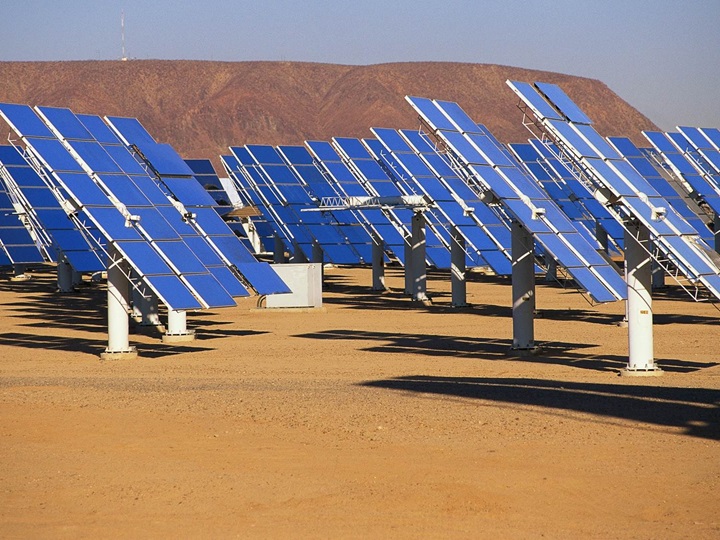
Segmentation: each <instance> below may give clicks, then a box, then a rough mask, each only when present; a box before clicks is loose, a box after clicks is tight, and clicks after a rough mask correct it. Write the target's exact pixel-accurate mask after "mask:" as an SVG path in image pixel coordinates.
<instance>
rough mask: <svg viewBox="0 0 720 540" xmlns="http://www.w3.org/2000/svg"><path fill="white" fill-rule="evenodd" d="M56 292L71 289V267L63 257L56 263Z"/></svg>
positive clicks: (70, 290)
mask: <svg viewBox="0 0 720 540" xmlns="http://www.w3.org/2000/svg"><path fill="white" fill-rule="evenodd" d="M57 287H58V292H61V293H71V292H73V291H74V289H73V268H72V266H71V265H70V263H69V262H68V260H67V259H66V258H65V257H62V258H61V259H60V261H59V262H58V263H57Z"/></svg>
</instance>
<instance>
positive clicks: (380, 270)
mask: <svg viewBox="0 0 720 540" xmlns="http://www.w3.org/2000/svg"><path fill="white" fill-rule="evenodd" d="M372 241H373V244H372V290H373V291H384V290H386V287H385V250H384V249H383V239H382V238H380V237H379V236H378V235H377V234H373V235H372Z"/></svg>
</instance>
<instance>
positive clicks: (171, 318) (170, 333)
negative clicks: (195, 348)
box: [162, 307, 195, 343]
mask: <svg viewBox="0 0 720 540" xmlns="http://www.w3.org/2000/svg"><path fill="white" fill-rule="evenodd" d="M194 340H195V330H188V329H187V312H185V311H176V310H174V309H170V308H169V307H168V323H167V331H166V332H165V334H164V335H163V337H162V341H163V343H181V342H187V341H194Z"/></svg>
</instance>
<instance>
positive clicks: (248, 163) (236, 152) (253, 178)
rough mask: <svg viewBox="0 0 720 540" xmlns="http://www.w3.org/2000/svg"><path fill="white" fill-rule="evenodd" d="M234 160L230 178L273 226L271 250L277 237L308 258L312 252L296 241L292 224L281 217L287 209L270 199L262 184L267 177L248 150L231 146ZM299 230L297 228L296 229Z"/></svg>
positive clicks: (301, 257) (301, 255) (293, 250)
mask: <svg viewBox="0 0 720 540" xmlns="http://www.w3.org/2000/svg"><path fill="white" fill-rule="evenodd" d="M230 151H231V152H232V156H230V157H231V158H232V159H233V160H234V161H233V164H234V165H236V168H234V169H230V168H228V172H229V174H230V178H232V179H233V180H234V181H235V185H236V186H237V187H238V188H239V192H241V193H244V194H245V196H246V197H247V198H248V199H249V201H250V202H251V203H252V204H254V205H255V206H257V208H258V209H260V211H261V212H262V214H263V217H264V218H265V219H266V220H267V221H266V223H267V224H268V225H269V226H270V227H271V229H272V231H273V239H272V244H273V245H272V247H271V248H270V250H274V249H275V246H274V240H275V238H278V239H280V240H281V241H282V242H283V244H284V245H285V248H287V249H288V250H290V252H291V253H293V252H295V251H297V253H295V256H297V258H300V259H308V258H309V256H310V254H309V253H307V254H306V253H305V252H304V251H303V249H302V246H301V245H300V244H299V243H298V242H297V241H296V239H295V234H294V233H293V230H291V229H290V225H288V224H287V223H286V221H285V220H284V219H283V218H282V217H281V214H282V215H284V213H285V209H284V208H283V207H282V205H280V204H279V201H278V203H277V204H273V203H272V202H271V201H268V199H267V197H266V195H265V193H264V191H263V189H262V188H261V186H263V185H264V183H265V179H264V177H263V175H262V173H261V172H259V171H258V170H256V169H257V167H256V166H255V165H254V161H253V159H252V157H251V156H250V154H249V153H248V151H247V150H246V149H245V148H242V147H230ZM295 232H297V229H295ZM270 241H271V240H270V239H266V242H267V245H268V247H270V245H271V244H270ZM310 248H311V246H309V245H306V248H305V249H310Z"/></svg>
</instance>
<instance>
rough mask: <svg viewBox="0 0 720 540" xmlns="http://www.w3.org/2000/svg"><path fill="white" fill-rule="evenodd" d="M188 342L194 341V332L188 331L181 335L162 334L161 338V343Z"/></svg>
mask: <svg viewBox="0 0 720 540" xmlns="http://www.w3.org/2000/svg"><path fill="white" fill-rule="evenodd" d="M188 341H195V330H188V331H187V332H185V333H183V334H164V335H163V337H162V342H163V343H187V342H188Z"/></svg>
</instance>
